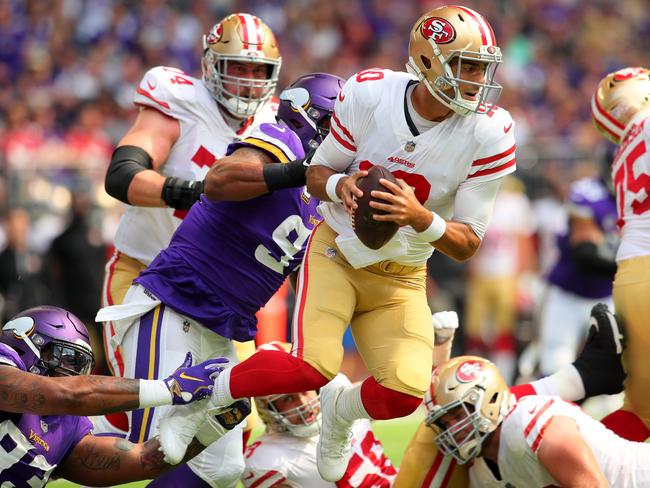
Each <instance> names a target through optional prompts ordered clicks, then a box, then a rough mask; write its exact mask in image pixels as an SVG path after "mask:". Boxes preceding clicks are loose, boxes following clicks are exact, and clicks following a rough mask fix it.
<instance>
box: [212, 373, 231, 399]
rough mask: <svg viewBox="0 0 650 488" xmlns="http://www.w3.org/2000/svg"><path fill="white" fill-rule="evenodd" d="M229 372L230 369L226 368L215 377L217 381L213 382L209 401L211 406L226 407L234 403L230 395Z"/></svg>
mask: <svg viewBox="0 0 650 488" xmlns="http://www.w3.org/2000/svg"><path fill="white" fill-rule="evenodd" d="M231 371H232V368H226V369H224V370H223V371H222V372H221V373H219V376H217V380H216V381H215V382H214V390H212V398H211V399H210V402H211V403H212V404H213V405H218V406H222V407H226V406H228V405H230V404H231V403H233V402H234V401H235V399H234V398H233V397H232V394H231V393H230V372H231Z"/></svg>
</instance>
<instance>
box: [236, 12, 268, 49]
mask: <svg viewBox="0 0 650 488" xmlns="http://www.w3.org/2000/svg"><path fill="white" fill-rule="evenodd" d="M237 18H238V19H239V22H241V26H242V35H243V36H244V38H243V39H242V42H243V44H244V45H243V48H244V49H251V46H250V45H251V44H254V45H255V48H256V49H257V50H258V51H261V50H262V33H261V29H260V25H259V22H258V19H257V18H256V17H253V16H252V15H250V14H237Z"/></svg>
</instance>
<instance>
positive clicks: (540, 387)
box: [531, 364, 586, 402]
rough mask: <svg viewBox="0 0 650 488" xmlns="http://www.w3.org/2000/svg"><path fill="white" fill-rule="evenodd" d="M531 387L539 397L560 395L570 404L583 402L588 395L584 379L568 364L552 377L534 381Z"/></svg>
mask: <svg viewBox="0 0 650 488" xmlns="http://www.w3.org/2000/svg"><path fill="white" fill-rule="evenodd" d="M531 385H532V386H533V388H535V391H536V392H537V394H538V395H558V396H559V397H560V398H562V399H563V400H567V401H569V402H575V401H577V400H582V399H583V398H584V397H585V395H586V393H585V386H584V384H583V383H582V378H580V374H579V373H578V370H577V369H576V368H575V367H574V366H573V365H572V364H567V365H566V366H564V367H563V368H561V369H560V370H559V371H557V372H556V373H553V374H552V375H550V376H545V377H544V378H541V379H539V380H537V381H533V382H532V383H531Z"/></svg>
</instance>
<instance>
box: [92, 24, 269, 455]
mask: <svg viewBox="0 0 650 488" xmlns="http://www.w3.org/2000/svg"><path fill="white" fill-rule="evenodd" d="M201 65H202V70H203V76H202V77H201V79H196V78H193V77H192V76H189V75H188V74H186V73H183V72H182V71H181V70H179V69H176V68H170V67H166V66H158V67H155V68H153V69H151V70H149V71H148V72H147V73H146V74H145V75H144V77H143V78H142V80H141V82H140V84H139V86H138V88H137V89H136V94H135V98H134V103H135V104H136V105H138V106H139V107H140V112H139V114H138V116H137V118H136V120H135V122H134V124H133V126H132V127H131V128H130V129H129V131H128V132H127V133H126V134H125V136H124V137H123V138H122V139H121V140H120V142H119V143H118V147H117V148H116V149H115V151H114V153H113V157H112V159H111V163H110V165H109V168H108V171H107V173H106V179H105V186H106V191H107V192H108V193H109V194H110V195H112V196H113V197H115V198H117V199H118V200H120V201H122V202H124V203H126V204H127V206H126V208H125V211H124V214H123V216H122V218H121V220H120V223H119V226H118V228H117V231H116V235H115V252H114V254H113V256H112V257H111V259H110V260H109V261H108V263H107V264H106V272H105V276H104V286H103V296H102V304H103V306H108V305H114V304H120V303H122V301H123V299H124V295H125V294H126V291H127V289H128V288H129V286H131V283H132V281H133V279H134V278H136V277H137V276H138V273H139V272H140V271H142V270H143V269H144V268H145V267H146V266H148V265H149V264H150V263H151V261H152V260H153V259H154V257H155V256H156V255H157V254H158V253H159V252H160V251H161V250H162V249H164V248H165V247H166V246H167V245H168V244H169V240H170V239H171V236H172V234H173V232H174V231H175V230H176V228H177V227H178V225H179V224H180V223H181V221H182V219H183V218H184V217H185V215H186V213H187V210H188V209H189V208H190V207H191V206H192V204H193V203H194V202H195V201H196V200H197V199H198V198H199V195H200V194H201V193H202V191H203V179H204V177H205V175H206V173H207V171H208V170H209V169H210V166H211V165H212V163H213V162H214V161H215V160H216V159H218V158H221V157H222V156H224V155H225V153H226V148H227V147H228V144H230V143H231V142H234V141H237V140H239V139H241V138H244V137H247V136H249V135H250V134H251V131H252V130H253V128H254V127H256V126H257V125H259V124H260V123H263V122H274V121H275V102H272V100H271V97H272V96H273V94H274V90H275V88H276V85H277V81H278V75H279V71H280V66H281V57H280V52H279V50H278V46H277V42H276V39H275V36H274V35H273V32H272V31H271V30H270V29H269V28H268V26H266V25H265V24H264V23H263V22H262V21H261V20H260V19H259V18H257V17H255V16H253V15H250V14H246V13H237V14H232V15H229V16H227V17H225V18H224V19H222V20H221V21H219V22H218V23H216V24H215V25H214V26H213V27H212V28H211V29H210V32H209V33H208V34H207V35H205V36H203V57H202V63H201ZM103 331H104V347H105V353H106V358H107V362H108V365H109V367H110V369H111V371H112V372H113V374H115V375H117V376H122V377H125V376H128V374H127V372H126V363H128V362H129V361H131V360H133V358H125V357H124V351H123V350H122V347H121V344H120V342H119V341H118V340H115V338H114V336H115V330H114V327H113V324H112V323H110V322H108V323H106V324H105V325H104V329H103ZM254 351H255V347H254V344H252V343H250V344H238V350H237V354H238V356H239V357H240V358H241V359H243V358H245V357H247V356H249V355H250V354H252V353H253V352H254ZM97 423H98V428H101V430H104V431H107V432H108V431H114V432H123V431H124V430H125V429H126V430H128V420H127V419H126V418H125V417H124V416H123V415H119V416H116V415H113V416H109V417H107V418H106V419H98V421H97ZM236 435H237V434H235V433H233V434H229V435H228V436H227V438H226V439H224V440H222V441H220V444H221V445H224V444H225V443H226V442H228V440H229V439H231V438H232V442H234V443H235V444H236V445H234V446H232V447H231V448H230V449H231V450H232V451H234V452H236V453H238V452H239V451H240V450H241V447H242V446H241V441H239V440H238V439H235V438H234V437H236ZM132 440H133V439H132ZM213 449H216V447H213ZM224 450H226V451H228V450H229V448H228V447H227V446H224ZM224 456H226V454H225V453H224V454H223V455H221V456H218V458H220V459H221V458H223V457H224ZM237 456H239V454H237Z"/></svg>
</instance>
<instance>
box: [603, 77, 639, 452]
mask: <svg viewBox="0 0 650 488" xmlns="http://www.w3.org/2000/svg"><path fill="white" fill-rule="evenodd" d="M591 109H592V116H593V121H594V123H595V125H596V128H597V129H598V130H599V131H600V132H601V134H602V135H604V136H605V137H606V138H608V139H609V140H610V141H612V142H613V143H615V144H617V145H618V146H619V148H618V151H617V153H616V156H615V157H614V162H613V163H612V180H613V183H614V193H615V196H616V206H617V209H618V226H619V228H620V231H621V241H620V245H619V248H618V251H617V253H616V263H617V265H618V268H617V271H616V276H615V278H614V287H613V297H614V306H615V308H616V313H617V315H619V316H620V317H621V318H622V319H623V320H624V321H625V325H626V329H627V336H628V348H627V350H626V361H627V368H628V371H629V372H630V375H629V377H628V381H627V382H626V385H625V401H624V404H623V407H622V409H621V410H619V411H617V412H614V413H613V414H611V415H610V416H608V417H607V418H605V419H604V420H603V423H605V425H606V426H607V427H609V428H610V429H612V430H614V431H615V432H617V433H619V434H620V435H622V436H625V437H626V438H628V439H631V440H639V441H644V440H646V439H647V438H650V389H649V388H648V385H649V384H650V356H649V355H648V351H647V349H648V348H647V344H648V343H650V327H648V324H647V322H648V316H649V315H650V300H648V296H650V152H649V150H650V70H648V69H646V68H640V67H630V68H624V69H621V70H618V71H616V72H614V73H610V74H608V75H607V76H605V77H604V78H603V79H602V80H601V81H600V83H599V84H598V87H597V89H596V92H595V93H594V96H593V98H592V102H591Z"/></svg>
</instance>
